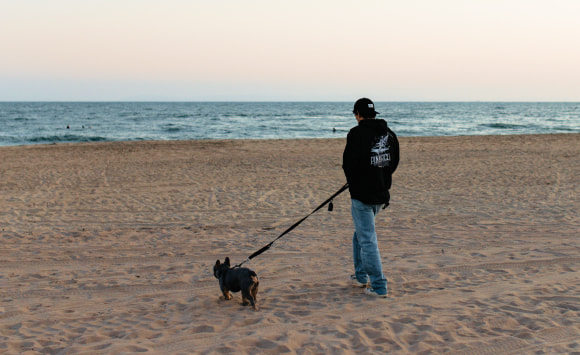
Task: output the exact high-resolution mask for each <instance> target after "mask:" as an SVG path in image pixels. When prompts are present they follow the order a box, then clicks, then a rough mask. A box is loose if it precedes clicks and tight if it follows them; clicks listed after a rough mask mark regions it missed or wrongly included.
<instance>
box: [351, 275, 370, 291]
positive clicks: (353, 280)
mask: <svg viewBox="0 0 580 355" xmlns="http://www.w3.org/2000/svg"><path fill="white" fill-rule="evenodd" d="M350 283H351V284H352V286H353V287H360V288H363V287H367V286H368V284H369V283H368V282H366V283H364V284H363V283H362V282H359V281H358V280H357V279H356V276H354V275H350Z"/></svg>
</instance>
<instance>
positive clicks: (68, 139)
mask: <svg viewBox="0 0 580 355" xmlns="http://www.w3.org/2000/svg"><path fill="white" fill-rule="evenodd" d="M109 140H110V139H108V138H106V137H101V136H81V135H76V134H65V135H63V136H38V137H32V138H30V139H28V142H30V143H77V142H106V141H109Z"/></svg>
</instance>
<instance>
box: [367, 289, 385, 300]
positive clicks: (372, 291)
mask: <svg viewBox="0 0 580 355" xmlns="http://www.w3.org/2000/svg"><path fill="white" fill-rule="evenodd" d="M365 294H367V295H369V296H373V297H379V298H387V294H386V293H385V294H384V295H379V294H378V293H377V292H376V291H375V290H373V289H372V288H367V289H365Z"/></svg>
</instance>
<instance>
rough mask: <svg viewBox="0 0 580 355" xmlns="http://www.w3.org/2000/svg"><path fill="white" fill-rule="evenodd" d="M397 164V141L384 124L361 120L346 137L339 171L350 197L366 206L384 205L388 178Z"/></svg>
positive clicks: (377, 120)
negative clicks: (341, 172)
mask: <svg viewBox="0 0 580 355" xmlns="http://www.w3.org/2000/svg"><path fill="white" fill-rule="evenodd" d="M398 165H399V141H398V140H397V136H396V135H395V133H394V132H393V131H391V130H390V129H389V127H388V126H387V122H385V120H381V119H364V120H362V121H360V122H359V124H358V126H356V127H353V128H352V129H351V130H350V132H349V133H348V136H347V137H346V147H345V148H344V153H343V155H342V168H343V170H344V175H345V176H346V181H347V182H348V184H349V191H350V197H351V198H353V199H356V200H359V201H361V202H364V203H367V204H377V205H380V204H388V203H389V189H390V188H391V181H392V180H391V175H392V174H393V173H394V172H395V170H396V169H397V166H398Z"/></svg>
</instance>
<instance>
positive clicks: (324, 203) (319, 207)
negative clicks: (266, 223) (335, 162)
mask: <svg viewBox="0 0 580 355" xmlns="http://www.w3.org/2000/svg"><path fill="white" fill-rule="evenodd" d="M346 189H348V183H346V184H344V186H343V187H341V188H340V189H339V190H338V191H337V192H335V193H334V195H332V196H330V197H329V198H328V199H327V200H326V201H324V202H323V203H322V204H321V205H320V206H318V207H316V208H315V209H314V211H312V212H310V214H308V215H307V216H306V217H304V218H302V219H301V220H299V221H298V222H296V223H294V224H293V225H291V226H290V227H289V228H288V229H286V230H285V231H284V232H283V233H282V234H280V235H279V236H278V238H276V239H274V240H273V241H271V242H270V243H268V244H266V245H265V246H264V247H262V249H260V250H258V251H256V252H254V253H253V254H252V255H250V256H248V258H247V259H246V260H244V261H242V262H241V263H239V264H238V265H236V266H234V268H236V267H240V266H242V265H243V264H244V263H246V262H248V261H250V260H252V259H253V258H255V257H256V256H258V255H260V254H262V253H263V252H265V251H266V250H268V249H270V247H271V246H272V245H273V244H274V242H276V241H277V240H278V239H280V238H282V237H283V236H285V235H286V234H288V233H290V231H292V230H293V229H294V228H296V227H298V225H300V223H302V222H304V221H305V220H306V218H308V217H310V216H312V215H313V214H314V213H316V212H317V211H318V210H319V209H321V208H322V207H324V206H326V205H327V204H328V210H329V211H332V209H333V208H334V206H333V204H332V200H333V199H334V198H335V197H336V196H338V195H340V194H341V193H342V192H343V191H344V190H346Z"/></svg>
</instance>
